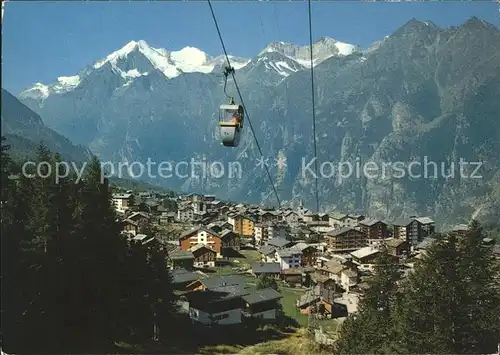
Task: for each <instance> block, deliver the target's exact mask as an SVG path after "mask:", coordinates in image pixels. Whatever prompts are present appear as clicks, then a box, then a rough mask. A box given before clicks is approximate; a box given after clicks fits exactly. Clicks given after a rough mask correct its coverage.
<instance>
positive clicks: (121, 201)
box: [112, 193, 134, 213]
mask: <svg viewBox="0 0 500 355" xmlns="http://www.w3.org/2000/svg"><path fill="white" fill-rule="evenodd" d="M112 202H113V205H114V206H115V209H116V210H117V211H118V212H121V213H125V211H127V210H129V209H130V207H131V206H132V205H133V203H134V196H133V195H132V194H131V193H126V194H122V193H120V194H113V195H112Z"/></svg>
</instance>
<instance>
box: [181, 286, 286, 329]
mask: <svg viewBox="0 0 500 355" xmlns="http://www.w3.org/2000/svg"><path fill="white" fill-rule="evenodd" d="M183 297H184V298H185V299H186V300H187V302H189V317H190V318H191V320H192V321H193V323H198V324H203V325H206V326H210V327H214V326H219V325H237V324H243V323H244V322H245V320H246V319H248V318H259V319H262V320H268V321H269V320H274V319H276V309H277V308H278V302H277V301H278V300H279V299H280V298H281V294H280V293H279V292H277V291H275V290H273V289H262V290H257V291H255V290H253V289H252V288H250V287H248V286H244V285H231V286H220V287H216V288H211V289H208V290H205V291H197V292H191V293H188V294H186V295H184V296H183Z"/></svg>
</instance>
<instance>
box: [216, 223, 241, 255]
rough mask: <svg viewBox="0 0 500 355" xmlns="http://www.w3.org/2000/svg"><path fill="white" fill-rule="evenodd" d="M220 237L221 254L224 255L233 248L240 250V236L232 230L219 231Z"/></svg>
mask: <svg viewBox="0 0 500 355" xmlns="http://www.w3.org/2000/svg"><path fill="white" fill-rule="evenodd" d="M220 239H221V253H222V255H226V254H227V253H228V252H231V251H233V250H240V238H239V236H238V234H236V233H235V232H233V231H232V230H228V229H226V230H223V231H222V232H221V233H220Z"/></svg>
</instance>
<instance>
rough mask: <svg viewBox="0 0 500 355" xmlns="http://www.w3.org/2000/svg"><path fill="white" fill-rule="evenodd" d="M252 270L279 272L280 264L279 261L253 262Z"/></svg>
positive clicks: (260, 272) (257, 272)
mask: <svg viewBox="0 0 500 355" xmlns="http://www.w3.org/2000/svg"><path fill="white" fill-rule="evenodd" d="M252 272H253V273H256V274H262V273H264V274H279V273H280V272H281V266H280V264H279V263H255V264H253V265H252Z"/></svg>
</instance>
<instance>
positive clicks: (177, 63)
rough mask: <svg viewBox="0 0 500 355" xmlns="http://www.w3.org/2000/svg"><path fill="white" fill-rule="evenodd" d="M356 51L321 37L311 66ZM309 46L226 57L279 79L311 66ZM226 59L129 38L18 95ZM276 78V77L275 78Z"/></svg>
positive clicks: (40, 97)
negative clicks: (101, 74) (95, 77)
mask: <svg viewBox="0 0 500 355" xmlns="http://www.w3.org/2000/svg"><path fill="white" fill-rule="evenodd" d="M355 51H357V47H356V46H354V45H351V44H347V43H342V42H339V41H336V40H334V39H332V38H328V37H323V38H321V39H320V40H319V41H318V42H316V43H314V45H313V58H314V66H316V65H318V64H320V63H321V62H323V61H324V60H325V59H327V58H330V57H332V56H346V55H349V54H351V53H353V52H355ZM309 56H310V54H309V46H302V47H301V46H297V45H294V44H291V43H285V42H273V43H270V44H269V45H267V46H266V47H265V48H264V50H262V51H261V52H260V53H259V55H258V56H257V57H255V58H253V59H251V60H250V59H247V58H242V57H236V56H229V60H230V62H231V66H232V67H234V68H235V69H236V70H240V69H243V68H246V67H247V66H248V65H249V64H251V65H250V66H249V67H248V68H247V70H246V71H247V72H248V71H251V69H252V68H255V67H264V68H265V69H264V70H265V71H266V72H272V73H273V74H272V75H277V77H278V79H279V78H281V79H282V78H285V77H287V76H288V75H290V74H291V73H294V72H297V71H300V70H304V69H306V68H309V67H310V59H309ZM225 62H226V58H225V56H224V55H220V56H217V57H211V56H209V55H208V54H207V53H205V52H203V51H202V50H200V49H198V48H194V47H189V46H188V47H184V48H183V49H181V50H179V51H167V50H166V49H163V48H154V47H152V46H150V45H149V44H148V43H146V42H145V41H143V40H140V41H130V42H129V43H127V44H126V45H125V46H123V47H122V48H120V49H118V50H116V51H114V52H112V53H111V54H109V55H108V56H106V57H105V58H102V59H100V60H98V61H96V62H95V63H94V64H93V65H91V66H89V67H88V68H86V69H84V70H83V71H81V72H80V73H79V74H78V75H73V76H61V77H59V78H57V80H56V82H55V83H53V84H50V85H46V84H43V83H36V84H34V85H33V86H31V87H29V88H27V89H26V90H24V91H23V92H21V94H20V98H21V99H34V100H37V101H38V102H40V104H41V103H42V102H43V101H44V100H45V99H46V98H47V97H49V95H53V94H64V93H67V92H69V91H72V90H74V89H75V88H77V87H78V86H79V85H80V84H81V83H82V82H83V79H84V78H85V77H87V76H89V75H91V74H92V73H94V72H95V71H99V70H105V69H106V68H110V69H111V71H112V72H113V73H114V74H116V75H118V77H120V78H122V79H124V80H125V82H124V83H122V84H121V85H123V86H130V84H131V83H132V82H134V81H135V80H136V79H137V78H140V77H143V76H148V75H149V74H150V73H151V72H159V73H161V74H162V75H163V76H164V78H165V79H172V78H175V77H177V76H179V75H182V74H184V73H196V72H197V73H204V74H208V73H212V72H220V71H222V68H223V66H224V65H225ZM278 81H279V80H278Z"/></svg>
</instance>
